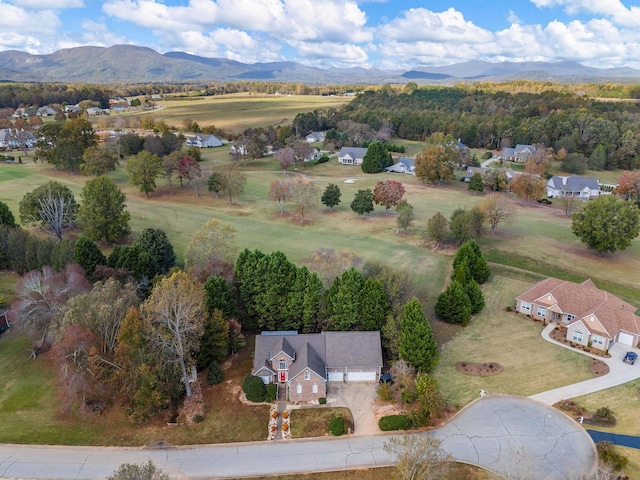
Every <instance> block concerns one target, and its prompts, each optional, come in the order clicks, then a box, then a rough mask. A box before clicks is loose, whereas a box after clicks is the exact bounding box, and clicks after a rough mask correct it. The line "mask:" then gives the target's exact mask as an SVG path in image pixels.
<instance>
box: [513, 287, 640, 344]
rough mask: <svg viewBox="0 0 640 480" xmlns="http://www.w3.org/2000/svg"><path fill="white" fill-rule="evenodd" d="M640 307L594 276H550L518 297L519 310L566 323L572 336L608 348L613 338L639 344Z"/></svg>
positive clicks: (614, 340)
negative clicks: (570, 279) (572, 278)
mask: <svg viewBox="0 0 640 480" xmlns="http://www.w3.org/2000/svg"><path fill="white" fill-rule="evenodd" d="M636 310H637V308H636V307H634V306H633V305H631V304H629V303H627V302H625V301H623V300H621V299H619V298H618V297H616V296H615V295H612V294H610V293H609V292H606V291H604V290H600V289H599V288H597V287H596V286H595V285H594V284H593V282H592V281H591V280H586V281H584V282H582V283H573V282H568V281H565V280H559V279H557V278H547V279H546V280H542V281H541V282H538V283H536V284H535V285H534V286H533V287H531V288H530V289H529V290H527V291H526V292H524V293H523V294H522V295H520V296H518V297H516V311H517V312H519V313H524V314H527V315H529V316H530V317H532V318H534V319H538V320H546V321H547V322H553V323H557V324H559V325H563V326H566V327H567V339H568V340H571V341H572V342H575V343H579V344H580V345H591V346H592V347H594V348H598V349H600V350H605V351H606V350H608V349H609V346H610V345H611V344H612V343H613V342H618V343H621V344H624V345H627V346H629V347H637V346H638V340H639V339H640V317H638V316H637V315H636V314H635V312H636Z"/></svg>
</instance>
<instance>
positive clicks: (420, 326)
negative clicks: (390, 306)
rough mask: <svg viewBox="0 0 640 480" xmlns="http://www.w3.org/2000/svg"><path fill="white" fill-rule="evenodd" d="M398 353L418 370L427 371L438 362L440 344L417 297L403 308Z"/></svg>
mask: <svg viewBox="0 0 640 480" xmlns="http://www.w3.org/2000/svg"><path fill="white" fill-rule="evenodd" d="M398 353H399V354H400V358H401V359H402V360H405V361H407V362H409V363H411V364H412V365H413V366H414V367H415V368H416V371H418V372H424V373H427V372H429V371H431V370H432V369H433V367H435V366H436V364H437V363H438V345H437V344H436V341H435V339H434V337H433V332H432V331H431V326H430V325H429V322H428V321H427V319H426V318H425V316H424V310H423V308H422V304H421V303H420V302H419V301H418V300H417V299H416V298H413V299H411V300H409V301H408V302H407V303H406V304H405V305H404V307H403V309H402V316H401V318H400V341H399V345H398Z"/></svg>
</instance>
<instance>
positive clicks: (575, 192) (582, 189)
mask: <svg viewBox="0 0 640 480" xmlns="http://www.w3.org/2000/svg"><path fill="white" fill-rule="evenodd" d="M600 193H601V191H600V184H599V183H598V180H596V179H595V178H586V177H581V176H580V175H575V174H574V175H571V176H570V177H562V176H559V175H554V176H553V177H551V178H550V179H549V181H548V182H547V196H548V197H549V198H562V197H572V198H579V199H580V200H582V201H587V200H589V199H591V198H594V197H598V196H599V195H600Z"/></svg>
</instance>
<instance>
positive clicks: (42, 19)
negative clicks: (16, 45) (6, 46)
mask: <svg viewBox="0 0 640 480" xmlns="http://www.w3.org/2000/svg"><path fill="white" fill-rule="evenodd" d="M0 12H2V13H1V14H0V31H2V37H4V36H5V35H11V34H16V35H22V36H24V38H26V39H28V38H30V35H33V37H34V38H38V37H39V36H48V35H53V34H55V32H56V29H57V28H59V27H60V25H61V22H60V20H59V18H58V16H57V15H56V14H55V13H54V12H53V11H51V10H42V11H39V12H29V11H27V10H24V9H23V8H20V7H16V6H14V5H9V4H7V3H3V2H1V1H0ZM3 40H4V39H3ZM3 40H0V43H4V41H3ZM31 44H32V45H33V43H31Z"/></svg>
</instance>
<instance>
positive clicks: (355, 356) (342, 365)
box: [252, 332, 382, 403]
mask: <svg viewBox="0 0 640 480" xmlns="http://www.w3.org/2000/svg"><path fill="white" fill-rule="evenodd" d="M381 370H382V347H381V344H380V332H323V333H315V334H303V335H298V334H297V332H263V333H262V334H261V335H258V336H257V337H256V345H255V352H254V358H253V371H252V374H253V375H255V376H257V377H260V378H261V379H262V381H263V382H264V383H265V384H268V383H277V384H278V386H279V388H285V389H286V392H287V397H288V399H289V401H290V402H292V403H299V402H308V401H311V400H317V399H319V398H322V397H326V396H327V382H377V381H378V380H379V379H380V371H381Z"/></svg>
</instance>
